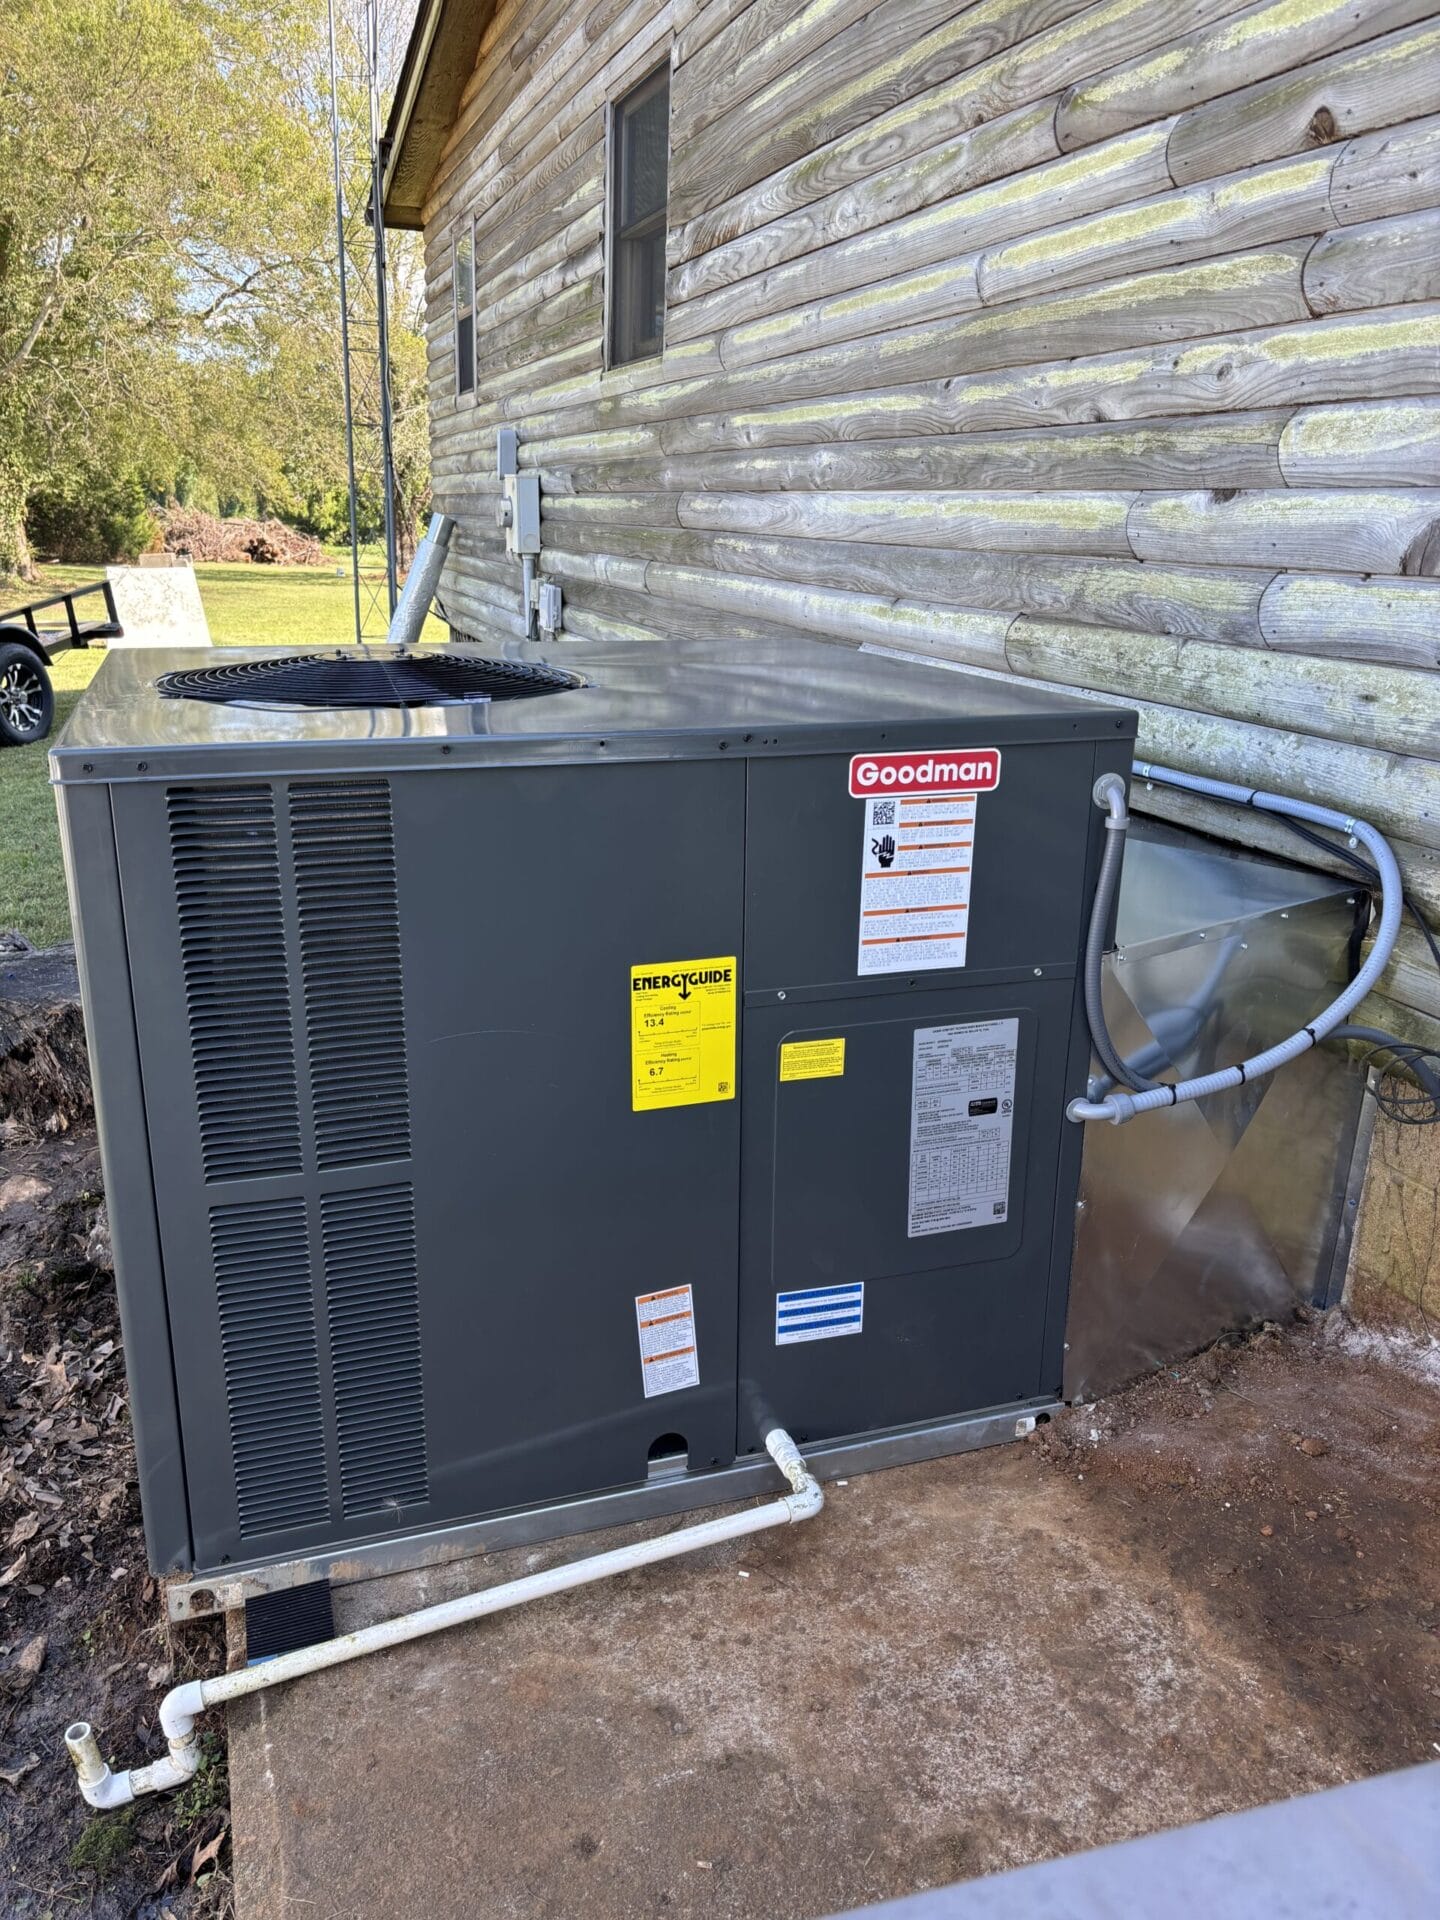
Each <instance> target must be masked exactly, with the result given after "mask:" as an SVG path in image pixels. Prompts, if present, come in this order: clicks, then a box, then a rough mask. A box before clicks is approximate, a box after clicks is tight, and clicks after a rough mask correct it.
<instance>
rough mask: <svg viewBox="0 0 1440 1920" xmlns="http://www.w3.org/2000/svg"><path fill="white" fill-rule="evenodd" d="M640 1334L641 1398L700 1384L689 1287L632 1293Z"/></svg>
mask: <svg viewBox="0 0 1440 1920" xmlns="http://www.w3.org/2000/svg"><path fill="white" fill-rule="evenodd" d="M635 1323H636V1326H637V1328H638V1330H639V1334H640V1378H641V1381H642V1383H643V1385H644V1388H645V1398H646V1399H647V1400H651V1399H653V1398H654V1396H655V1395H656V1394H657V1393H678V1392H679V1391H680V1389H681V1388H682V1387H698V1386H699V1384H700V1353H699V1349H698V1348H697V1346H696V1344H695V1297H694V1294H693V1293H692V1292H691V1290H690V1288H689V1287H666V1288H664V1289H663V1291H661V1292H660V1293H639V1294H636V1296H635Z"/></svg>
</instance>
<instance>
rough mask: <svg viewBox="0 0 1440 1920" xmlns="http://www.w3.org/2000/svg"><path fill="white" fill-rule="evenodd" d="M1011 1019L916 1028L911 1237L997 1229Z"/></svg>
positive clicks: (1006, 1195) (1009, 1118)
mask: <svg viewBox="0 0 1440 1920" xmlns="http://www.w3.org/2000/svg"><path fill="white" fill-rule="evenodd" d="M1019 1046H1020V1022H1019V1021H1018V1020H977V1021H976V1022H974V1023H973V1024H972V1025H970V1026H963V1027H921V1028H919V1029H917V1031H916V1034H915V1067H914V1078H913V1080H912V1082H911V1092H910V1224H909V1229H908V1230H909V1234H910V1238H911V1239H912V1240H915V1239H918V1238H919V1237H920V1236H921V1235H922V1234H926V1233H955V1232H957V1231H958V1230H959V1229H960V1228H961V1227H993V1226H998V1225H999V1224H1000V1222H1001V1221H1003V1220H1004V1219H1005V1217H1006V1210H1007V1208H1008V1205H1009V1199H1010V1140H1011V1134H1012V1132H1013V1130H1014V1124H1015V1058H1016V1054H1017V1053H1018V1051H1019Z"/></svg>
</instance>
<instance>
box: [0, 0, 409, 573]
mask: <svg viewBox="0 0 1440 1920" xmlns="http://www.w3.org/2000/svg"><path fill="white" fill-rule="evenodd" d="M324 28H325V12H324V4H323V0H264V4H263V5H261V4H256V0H180V3H179V4H176V3H175V0H0V574H4V573H5V572H7V571H8V572H12V573H13V572H21V573H23V572H25V571H26V569H27V565H28V560H29V555H28V549H27V542H26V536H25V516H26V510H27V507H28V505H29V503H30V501H31V499H32V498H33V497H34V496H35V494H36V492H37V490H38V489H39V488H40V487H41V486H42V484H43V486H44V487H45V489H46V490H47V492H48V493H49V494H51V495H57V496H63V495H65V493H66V491H67V489H70V490H72V491H73V489H74V486H75V484H76V482H77V480H78V479H79V477H80V476H82V475H84V474H86V473H87V472H95V471H97V470H98V471H103V472H104V473H105V474H107V475H109V476H111V477H112V478H113V479H114V480H115V482H116V484H117V485H120V484H121V483H122V482H124V481H126V480H128V479H131V478H140V479H141V480H142V481H143V484H145V485H148V486H151V487H153V486H154V484H155V476H157V475H168V476H170V478H169V480H168V483H167V484H168V485H169V486H170V487H174V486H176V485H177V484H179V479H180V475H181V474H182V473H184V474H185V475H186V476H188V484H189V485H190V487H191V488H192V490H193V489H194V488H195V487H196V486H200V487H201V488H202V490H203V491H205V492H206V493H213V495H214V496H215V497H216V498H217V500H218V499H225V498H231V499H239V500H253V501H263V502H264V503H265V504H267V505H268V506H269V507H270V508H271V510H279V511H281V512H283V511H285V510H286V508H287V507H289V508H293V509H298V508H299V507H300V505H301V502H302V500H303V498H304V497H306V496H307V495H309V496H315V497H319V496H320V495H322V494H323V493H325V492H326V491H327V490H330V489H333V488H334V487H335V486H337V485H342V484H343V480H344V461H343V439H342V427H343V421H342V416H341V405H340V364H339V341H338V322H337V289H336V262H335V257H334V255H335V235H334V224H333V222H334V209H333V201H332V182H331V168H330V127H329V92H328V58H327V51H326V39H325V31H324ZM356 120H357V116H356V115H355V113H354V112H353V111H352V112H350V113H348V114H347V125H346V144H347V146H348V147H349V148H351V149H352V150H353V148H354V147H355V144H356V142H357V140H359V139H360V138H361V136H362V133H363V134H364V135H366V136H368V125H367V126H365V127H364V128H361V127H360V126H359V125H358V124H352V123H353V122H356ZM352 244H359V241H358V240H355V239H352ZM412 358H413V348H412V346H411V344H410V343H409V342H408V341H407V340H405V339H404V338H397V341H396V359H397V361H398V362H399V363H400V364H402V365H406V366H408V365H409V362H410V360H411V359H412ZM422 366H423V359H422ZM412 437H413V436H412ZM412 451H413V450H412ZM411 464H412V465H413V464H414V463H413V460H412V463H411Z"/></svg>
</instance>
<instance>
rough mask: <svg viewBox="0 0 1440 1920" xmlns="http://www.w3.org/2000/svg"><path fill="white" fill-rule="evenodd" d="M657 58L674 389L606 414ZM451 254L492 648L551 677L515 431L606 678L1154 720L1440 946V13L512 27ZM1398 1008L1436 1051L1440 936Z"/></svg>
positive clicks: (462, 130) (614, 381) (457, 453)
mask: <svg viewBox="0 0 1440 1920" xmlns="http://www.w3.org/2000/svg"><path fill="white" fill-rule="evenodd" d="M666 58H668V59H669V60H670V62H671V66H672V99H671V145H672V161H671V199H670V231H669V247H668V259H669V280H668V301H667V314H666V351H665V353H664V355H663V356H662V357H661V358H660V359H657V360H654V361H647V362H642V363H640V364H639V365H636V366H632V367H627V368H624V369H620V370H617V371H614V372H607V371H606V370H605V367H604V348H603V325H604V296H605V288H604V218H605V213H604V209H605V147H604V126H605V120H604V116H605V108H606V104H607V102H609V101H613V100H614V99H616V98H617V97H618V96H619V95H620V94H621V93H623V92H624V91H625V90H626V89H627V88H628V87H629V86H631V85H633V84H634V83H635V82H636V81H637V80H639V79H641V78H643V77H644V76H645V74H647V73H648V72H649V71H651V70H652V69H653V67H654V66H655V64H656V63H657V62H659V61H661V60H664V59H666ZM472 218H473V219H475V221H476V223H477V224H476V283H477V314H476V391H475V393H474V394H473V395H470V396H466V397H464V398H463V399H457V397H456V395H455V392H454V346H453V339H452V329H451V316H450V301H451V287H450V249H451V242H452V239H453V236H454V234H455V232H456V231H457V230H458V228H459V226H460V224H461V223H462V222H468V221H469V220H470V219H472ZM426 243H427V263H428V276H429V280H428V286H429V346H430V378H431V407H432V416H433V427H434V468H435V494H436V502H437V505H439V506H441V507H443V508H444V509H446V510H447V511H449V512H451V513H453V514H455V515H456V517H457V518H458V520H459V522H460V528H461V533H460V540H459V546H458V552H457V554H456V555H455V557H454V558H453V559H452V561H451V564H450V566H449V568H448V571H447V575H446V583H445V602H446V606H447V608H448V611H449V612H450V614H451V616H452V618H453V619H454V621H455V623H456V625H457V626H459V627H460V628H462V629H465V630H468V631H471V632H474V633H476V634H480V635H485V636H508V635H512V634H514V633H517V632H519V631H520V605H519V591H518V574H517V571H516V569H515V567H514V566H513V565H512V564H511V563H509V562H507V561H506V559H505V557H504V552H503V546H502V543H501V540H500V536H499V534H498V533H497V531H496V527H495V503H496V495H497V483H496V480H495V476H494V434H495V429H496V427H497V426H499V425H503V424H511V425H514V426H516V427H518V428H519V430H520V434H521V458H522V461H524V462H525V463H527V464H528V465H530V466H533V467H538V468H539V470H540V472H541V476H542V484H543V489H544V495H543V498H544V537H545V549H546V550H545V554H544V558H543V561H542V566H543V570H544V572H545V573H547V574H548V575H549V576H551V577H553V578H555V579H557V580H559V581H560V583H561V584H562V586H563V589H564V594H565V606H566V615H565V625H566V631H567V633H568V634H569V635H571V636H572V637H574V638H576V639H580V640H584V639H602V638H610V637H625V638H631V639H636V638H639V639H655V640H663V639H665V638H667V637H674V636H689V635H697V636H716V635H718V636H724V637H728V638H731V639H733V640H735V642H736V643H737V644H742V643H743V642H744V641H745V640H750V639H761V638H764V637H766V636H767V635H772V634H775V633H779V632H785V631H792V632H793V631H795V630H797V629H798V630H801V631H806V632H811V633H816V634H819V635H822V636H823V637H825V638H827V639H830V640H834V641H838V642H848V643H849V644H851V645H869V646H882V647H891V648H894V649H896V650H898V651H899V652H901V653H907V654H915V655H920V656H923V657H926V658H932V659H939V660H944V661H947V662H953V663H957V664H960V665H964V666H968V667H971V668H974V669H977V670H979V671H982V672H988V673H999V674H1006V675H1015V676H1020V677H1023V678H1026V679H1029V680H1031V681H1034V682H1037V683H1042V684H1045V685H1048V686H1054V687H1057V688H1064V689H1066V690H1068V691H1073V692H1080V693H1083V694H1087V695H1090V696H1093V697H1098V698H1106V699H1115V698H1120V699H1123V700H1125V701H1127V702H1129V703H1130V704H1133V705H1135V706H1136V707H1138V708H1139V710H1140V713H1141V739H1142V744H1143V747H1144V749H1145V751H1147V752H1148V753H1149V754H1151V755H1153V756H1154V757H1155V758H1157V759H1168V760H1172V761H1174V762H1176V763H1177V764H1179V765H1181V766H1184V767H1188V768H1191V769H1194V770H1197V771H1208V772H1212V773H1218V774H1221V775H1224V776H1225V777H1227V778H1231V779H1235V780H1240V781H1247V782H1253V783H1255V784H1264V785H1269V786H1273V787H1279V788H1281V789H1282V790H1284V791H1287V792H1290V793H1295V794H1300V795H1303V796H1305V797H1308V798H1312V799H1318V800H1326V801H1330V802H1332V803H1334V804H1338V805H1340V806H1343V807H1345V808H1349V809H1353V810H1355V811H1357V812H1362V813H1364V814H1366V815H1367V816H1369V817H1371V818H1373V819H1375V820H1376V821H1377V822H1378V823H1379V824H1381V825H1382V826H1384V827H1385V828H1386V829H1387V830H1388V831H1389V832H1390V833H1391V834H1392V835H1393V836H1394V839H1395V843H1396V845H1397V848H1398V850H1399V852H1400V854H1401V857H1402V862H1403V864H1404V866H1405V869H1406V875H1407V880H1408V882H1409V884H1410V887H1411V890H1412V893H1413V894H1414V896H1415V898H1416V899H1417V900H1419V901H1421V902H1423V903H1425V904H1426V905H1427V906H1428V907H1429V908H1430V909H1431V910H1432V911H1435V912H1440V0H1359V3H1357V0H1256V3H1255V4H1250V5H1242V4H1239V3H1238V0H969V4H966V3H965V0H880V4H878V5H877V4H876V0H591V3H590V4H587V5H586V6H584V7H575V6H571V5H563V4H559V3H558V0H500V4H499V5H498V7H497V8H496V11H495V14H494V17H493V19H492V21H491V23H490V25H489V27H488V29H487V31H486V36H485V40H484V44H483V46H482V49H481V53H480V58H479V60H478V62H477V65H476V68H475V72H474V74H473V75H472V77H471V79H470V82H469V84H468V86H467V88H466V91H465V94H464V97H463V99H462V102H461V106H460V110H459V115H458V118H457V121H456V124H455V127H454V129H453V131H452V133H451V136H450V139H449V141H448V143H447V146H446V148H445V151H444V153H443V155H442V158H441V161H440V165H439V168H438V170H437V173H436V176H435V180H434V182H433V184H432V188H431V201H430V205H429V209H428V213H427V221H426ZM1137 800H1138V803H1139V804H1140V805H1141V806H1142V807H1146V808H1149V809H1150V810H1152V811H1154V812H1156V813H1157V814H1160V815H1162V816H1164V817H1167V818H1177V819H1187V820H1190V821H1191V822H1192V823H1194V824H1196V825H1198V826H1200V827H1202V828H1204V829H1205V830H1207V831H1210V832H1216V833H1220V834H1222V835H1225V836H1227V837H1230V838H1234V839H1236V840H1239V841H1241V842H1242V843H1244V844H1249V845H1254V846H1258V847H1261V848H1263V849H1266V850H1268V851H1274V852H1283V853H1287V854H1293V852H1294V851H1295V849H1294V845H1293V843H1292V842H1291V840H1290V839H1289V837H1288V836H1287V835H1286V834H1285V832H1284V830H1283V829H1281V828H1278V827H1276V826H1275V825H1274V824H1273V823H1271V822H1268V821H1266V820H1264V819H1263V818H1261V817H1259V816H1251V815H1244V816H1237V815H1235V814H1232V813H1229V812H1226V811H1224V810H1221V809H1217V808H1215V807H1213V806H1207V805H1205V804H1203V803H1196V802H1192V801H1190V800H1188V799H1182V798H1179V797H1177V796H1174V795H1170V794H1165V793H1162V792H1160V791H1159V790H1155V791H1153V792H1145V791H1143V790H1142V791H1141V792H1140V793H1139V794H1138V795H1137ZM1337 870H1339V871H1343V870H1344V868H1343V863H1340V864H1339V865H1338V866H1337ZM1385 990H1386V993H1387V994H1388V996H1389V1000H1390V1004H1391V1007H1392V1011H1393V1012H1394V1013H1395V1018H1396V1021H1397V1022H1398V1023H1399V1024H1401V1025H1405V1023H1407V1022H1408V1023H1409V1025H1408V1026H1407V1027H1406V1030H1407V1031H1414V1030H1415V1023H1416V1022H1419V1023H1421V1025H1422V1027H1424V1026H1425V1023H1429V1027H1428V1029H1427V1030H1430V1031H1432V1032H1433V1031H1435V1030H1436V1023H1440V977H1437V976H1436V975H1435V973H1434V970H1433V968H1431V967H1430V965H1429V959H1428V955H1427V953H1426V952H1425V950H1424V948H1423V946H1422V944H1421V943H1420V941H1419V938H1418V936H1417V935H1414V934H1407V936H1406V938H1405V941H1404V942H1403V944H1402V947H1401V949H1400V950H1399V952H1398V953H1397V957H1396V960H1395V963H1394V964H1393V966H1392V968H1391V970H1390V974H1389V976H1388V979H1387V982H1386V989H1385Z"/></svg>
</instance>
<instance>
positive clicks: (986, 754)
mask: <svg viewBox="0 0 1440 1920" xmlns="http://www.w3.org/2000/svg"><path fill="white" fill-rule="evenodd" d="M999 784H1000V751H999V749H998V748H997V747H951V748H948V749H946V750H945V751H943V752H940V753H857V754H856V755H855V758H854V759H853V760H852V761H851V762H850V792H851V794H852V795H853V796H854V797H855V799H857V800H863V799H865V798H866V796H867V795H869V794H872V793H992V792H993V791H994V789H995V788H996V787H998V786H999Z"/></svg>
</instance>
